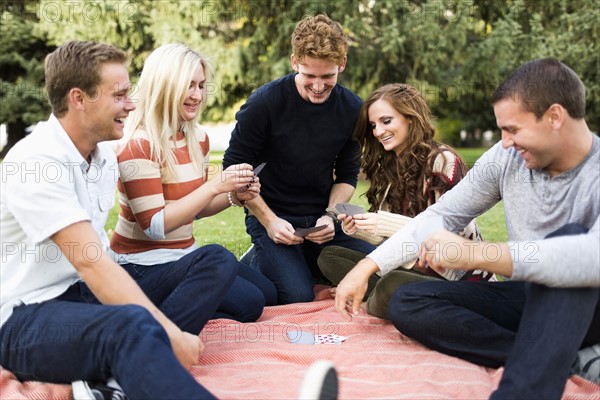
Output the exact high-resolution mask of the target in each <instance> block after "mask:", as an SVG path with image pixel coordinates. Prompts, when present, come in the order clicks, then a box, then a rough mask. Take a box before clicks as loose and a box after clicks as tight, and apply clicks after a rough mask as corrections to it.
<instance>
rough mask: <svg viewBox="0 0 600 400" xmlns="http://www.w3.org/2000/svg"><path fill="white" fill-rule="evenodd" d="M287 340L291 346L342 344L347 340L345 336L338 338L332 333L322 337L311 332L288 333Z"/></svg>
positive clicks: (338, 336)
mask: <svg viewBox="0 0 600 400" xmlns="http://www.w3.org/2000/svg"><path fill="white" fill-rule="evenodd" d="M287 335H288V340H289V342H290V343H293V344H342V342H343V341H344V340H346V339H348V337H347V336H340V335H336V334H333V333H327V334H323V335H314V334H313V333H312V332H305V331H288V333H287Z"/></svg>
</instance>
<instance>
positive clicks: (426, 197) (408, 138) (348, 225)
mask: <svg viewBox="0 0 600 400" xmlns="http://www.w3.org/2000/svg"><path fill="white" fill-rule="evenodd" d="M432 119H433V117H432V115H431V112H430V110H429V106H428V105H427V103H426V101H425V99H424V98H423V96H422V95H421V93H419V91H418V90H417V89H416V88H414V87H413V86H411V85H407V84H400V83H393V84H388V85H385V86H382V87H380V88H378V89H376V90H375V91H373V93H371V94H370V95H369V97H368V98H367V99H366V100H365V102H364V104H363V105H362V108H361V112H360V116H359V119H358V121H357V123H356V126H355V129H354V135H355V137H356V138H357V139H358V141H359V142H360V143H361V146H362V148H363V155H362V162H361V167H362V169H363V171H364V173H365V174H366V177H367V179H368V180H369V182H370V186H369V189H368V190H367V193H366V196H367V199H368V201H369V204H370V208H369V212H367V213H363V214H355V215H353V216H348V215H344V214H339V215H338V219H339V220H340V222H341V223H342V228H343V230H344V231H345V232H346V233H347V234H349V235H352V236H354V237H357V238H360V239H363V240H366V241H368V242H370V243H373V244H380V243H381V242H383V241H384V240H385V239H387V238H388V237H390V236H391V235H393V234H394V233H395V232H396V231H398V230H399V229H400V228H401V227H402V226H404V225H405V224H406V223H407V222H408V221H410V219H411V218H412V217H415V216H416V215H417V214H419V213H420V212H422V211H424V210H425V209H426V208H427V207H428V206H430V205H431V204H433V203H435V202H436V200H437V199H438V198H439V197H440V196H441V195H442V194H444V193H445V192H446V191H448V190H450V189H452V188H453V187H454V186H455V185H456V184H457V183H458V182H459V181H460V180H461V179H462V178H463V177H464V175H465V173H466V166H465V164H464V162H463V161H462V160H461V159H460V157H459V156H458V155H457V154H456V152H455V151H454V150H453V149H452V148H451V147H450V146H447V145H445V144H442V143H439V142H437V141H435V140H433V136H434V134H435V129H434V126H433V123H432ZM461 234H462V235H463V236H465V237H468V238H470V239H480V238H481V235H480V234H479V231H478V229H477V225H476V223H475V221H472V222H471V224H469V226H468V227H467V228H466V229H465V230H464V231H463V232H461ZM365 255H366V254H363V253H360V252H357V251H354V250H350V249H346V248H341V247H336V246H330V247H328V248H326V249H324V250H323V251H322V252H321V255H320V257H319V260H318V264H319V268H320V269H321V271H322V272H323V274H324V275H325V276H326V277H327V278H328V279H329V280H331V282H333V283H334V284H338V283H339V282H340V281H341V280H342V279H343V278H344V276H345V275H346V274H347V273H348V272H349V271H350V269H352V268H353V267H354V265H355V264H356V263H357V262H358V261H359V260H361V259H363V258H364V257H365ZM410 264H411V265H403V266H402V267H400V268H399V269H397V270H394V271H392V272H390V273H389V274H387V275H386V276H384V277H382V278H381V279H380V278H379V277H378V276H376V275H372V276H371V277H370V278H369V282H368V289H367V292H366V294H365V300H366V310H367V312H368V313H369V314H372V315H375V316H378V317H381V318H387V304H388V301H389V299H390V297H391V295H392V293H393V292H394V290H395V289H397V288H398V287H399V286H400V285H403V284H406V283H410V282H416V281H420V280H431V279H449V280H458V279H478V280H479V279H489V276H481V275H472V274H469V275H468V276H466V275H465V274H464V273H455V274H453V275H449V276H445V277H442V276H439V275H437V274H435V272H433V271H431V270H428V269H427V270H417V269H416V268H413V266H414V264H415V263H414V262H412V263H410ZM332 294H333V295H335V289H334V290H332Z"/></svg>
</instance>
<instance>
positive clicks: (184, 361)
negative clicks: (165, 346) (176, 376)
mask: <svg viewBox="0 0 600 400" xmlns="http://www.w3.org/2000/svg"><path fill="white" fill-rule="evenodd" d="M169 339H170V340H171V346H172V347H173V353H175V357H177V359H178V360H179V362H180V363H181V365H183V366H184V368H185V369H187V370H190V369H191V368H192V366H193V365H194V364H196V363H197V362H198V359H199V358H200V355H201V354H202V352H203V351H204V343H202V341H201V340H200V338H199V337H198V336H196V335H192V334H191V333H187V332H183V331H179V334H173V335H171V336H170V337H169Z"/></svg>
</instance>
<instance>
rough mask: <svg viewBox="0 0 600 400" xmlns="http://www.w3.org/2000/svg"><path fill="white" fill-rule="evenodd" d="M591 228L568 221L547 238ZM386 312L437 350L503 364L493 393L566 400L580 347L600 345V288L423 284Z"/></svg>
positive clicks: (407, 289)
mask: <svg viewBox="0 0 600 400" xmlns="http://www.w3.org/2000/svg"><path fill="white" fill-rule="evenodd" d="M586 231H587V229H586V228H585V227H582V226H580V225H567V226H565V227H563V228H561V229H560V230H558V231H556V232H555V233H554V234H552V235H549V237H550V236H561V235H568V234H577V233H584V232H586ZM574 259H575V257H574ZM565 267H567V268H568V266H565ZM388 317H389V318H390V320H391V321H392V322H393V324H394V325H395V326H396V328H398V330H400V331H401V332H402V333H404V334H406V335H407V336H409V337H412V338H414V339H415V340H417V341H419V342H421V343H422V344H424V345H425V346H427V347H429V348H431V349H433V350H437V351H439V352H442V353H445V354H448V355H451V356H455V357H459V358H462V359H464V360H467V361H470V362H473V363H475V364H479V365H483V366H486V367H491V368H497V367H500V366H502V365H504V366H505V370H504V374H503V376H502V380H501V381H500V385H499V387H498V389H497V390H496V391H495V392H494V393H493V394H492V398H497V399H513V398H514V399H516V398H543V399H560V397H561V396H562V393H563V391H564V387H565V383H566V381H567V379H568V377H569V374H570V370H571V366H572V364H573V361H574V360H575V357H576V355H577V351H578V350H579V349H580V348H581V347H587V346H590V345H592V344H594V343H598V342H600V289H599V288H551V287H547V286H544V285H540V284H536V283H531V282H514V281H507V282H492V283H489V282H484V283H480V282H465V281H458V282H447V281H435V282H417V283H411V284H408V285H406V286H402V287H400V288H399V289H398V290H397V291H396V292H394V295H393V296H392V299H391V301H390V304H389V307H388Z"/></svg>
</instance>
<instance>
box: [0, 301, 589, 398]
mask: <svg viewBox="0 0 600 400" xmlns="http://www.w3.org/2000/svg"><path fill="white" fill-rule="evenodd" d="M300 330H301V331H306V332H311V333H313V334H326V333H334V334H337V335H341V336H345V337H347V338H348V339H347V340H346V341H344V342H343V343H342V344H319V345H309V344H296V343H294V342H293V340H291V339H290V338H289V337H288V332H292V331H300ZM201 336H202V339H203V341H204V342H205V344H206V349H205V352H204V354H203V355H202V357H201V359H200V360H199V363H198V364H197V365H196V366H194V368H193V370H192V374H193V375H194V377H195V378H196V379H197V380H198V382H200V383H202V385H204V386H205V387H206V388H208V390H210V391H211V392H212V393H214V394H215V395H216V396H217V397H219V398H223V399H284V398H295V397H296V396H297V393H298V389H299V387H300V384H301V382H302V378H303V376H304V373H305V371H306V369H307V368H308V366H309V365H310V364H311V363H312V362H313V361H316V360H319V359H325V360H330V361H331V362H333V363H334V364H335V365H336V368H337V370H338V373H339V377H340V399H363V398H375V399H384V398H393V399H404V398H411V399H448V398H458V399H485V398H488V397H489V395H490V393H491V392H492V391H493V390H494V389H495V388H496V386H497V385H498V382H499V381H500V377H501V375H502V369H498V370H495V369H488V368H483V367H478V366H476V365H474V364H471V363H468V362H466V361H462V360H459V359H457V358H453V357H449V356H445V355H443V354H440V353H437V352H434V351H431V350H428V349H427V348H425V347H423V346H422V345H420V344H418V343H416V342H414V341H413V340H411V339H409V338H407V337H405V336H404V335H402V334H400V333H399V332H398V331H397V330H396V329H395V328H394V327H393V325H391V324H390V323H389V322H387V321H384V320H381V319H378V318H375V317H371V316H368V315H366V314H364V313H361V314H360V315H359V316H358V317H355V318H354V320H353V321H352V322H345V321H343V320H342V319H341V318H340V317H339V316H338V314H337V313H336V312H335V310H334V309H333V301H332V300H331V299H328V298H327V294H326V293H325V291H321V292H320V293H318V296H317V300H316V301H314V302H312V303H305V304H293V305H287V306H278V307H268V308H267V309H265V312H264V313H263V315H262V317H261V318H260V320H259V321H258V322H257V323H253V324H239V323H236V322H233V321H229V320H222V319H220V320H214V321H211V322H210V323H209V324H208V325H207V326H206V327H205V329H204V330H203V331H202V333H201ZM541 368H551V366H541ZM69 395H70V387H69V386H68V385H51V384H44V383H39V382H27V383H20V382H18V381H17V380H16V379H15V377H14V376H13V375H12V374H11V373H9V372H8V371H6V370H0V398H2V399H64V400H67V399H69ZM563 399H597V400H600V387H599V386H597V385H595V384H593V383H591V382H589V381H586V380H584V379H582V378H579V377H577V376H572V377H571V378H570V379H569V381H568V382H567V386H566V389H565V393H564V396H563Z"/></svg>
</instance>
